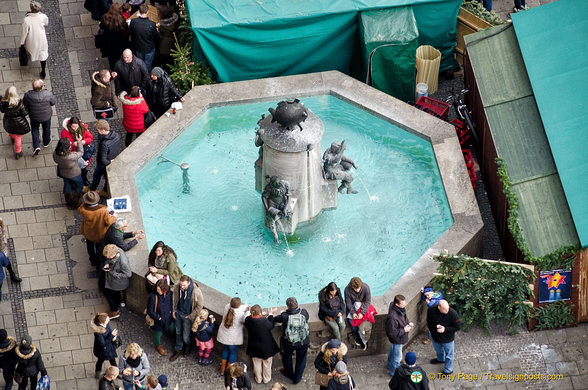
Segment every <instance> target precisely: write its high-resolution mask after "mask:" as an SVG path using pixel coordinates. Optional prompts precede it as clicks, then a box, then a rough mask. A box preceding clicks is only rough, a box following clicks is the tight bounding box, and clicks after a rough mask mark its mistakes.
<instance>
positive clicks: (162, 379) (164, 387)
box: [129, 6, 180, 390]
mask: <svg viewBox="0 0 588 390" xmlns="http://www.w3.org/2000/svg"><path fill="white" fill-rule="evenodd" d="M129 7H130V6H129ZM157 380H158V381H159V384H160V385H161V390H167V387H168V382H167V376H165V375H160V376H158V377H157ZM179 388H180V384H179V383H176V385H175V386H174V390H178V389H179Z"/></svg>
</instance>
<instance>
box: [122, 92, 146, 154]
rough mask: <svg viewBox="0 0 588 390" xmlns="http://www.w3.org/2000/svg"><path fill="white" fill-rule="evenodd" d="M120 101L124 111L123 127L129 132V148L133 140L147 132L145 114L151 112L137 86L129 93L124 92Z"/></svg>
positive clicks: (126, 143)
mask: <svg viewBox="0 0 588 390" xmlns="http://www.w3.org/2000/svg"><path fill="white" fill-rule="evenodd" d="M120 101H121V103H122V109H123V127H124V128H125V130H126V132H127V135H126V136H125V146H127V147H128V146H129V145H130V144H131V142H133V138H135V137H138V136H140V135H141V134H143V133H144V132H145V114H147V113H148V112H149V107H148V106H147V102H146V101H145V98H144V97H143V95H142V94H141V90H140V89H139V87H138V86H136V85H134V86H132V87H131V91H130V92H129V93H127V92H126V91H123V92H122V93H121V94H120Z"/></svg>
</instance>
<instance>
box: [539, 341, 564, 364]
mask: <svg viewBox="0 0 588 390" xmlns="http://www.w3.org/2000/svg"><path fill="white" fill-rule="evenodd" d="M541 353H542V354H543V359H544V360H545V362H546V363H556V362H561V361H562V360H563V354H562V352H561V350H560V349H559V348H557V347H553V346H551V345H542V346H541Z"/></svg>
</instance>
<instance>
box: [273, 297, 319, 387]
mask: <svg viewBox="0 0 588 390" xmlns="http://www.w3.org/2000/svg"><path fill="white" fill-rule="evenodd" d="M286 306H287V307H288V310H286V311H283V312H282V313H281V314H280V315H279V316H276V317H274V322H280V323H281V324H282V331H283V333H282V348H283V353H282V364H283V365H284V368H283V369H282V374H283V375H284V376H285V377H286V378H288V379H290V380H292V383H294V384H297V383H299V382H300V381H301V380H302V374H303V373H304V368H305V367H306V355H307V353H308V347H309V346H310V337H309V336H308V335H307V336H306V338H305V339H304V340H302V341H300V342H296V343H292V342H290V341H289V340H288V339H287V337H286V330H287V329H288V322H289V320H290V317H291V316H293V315H297V314H301V315H302V316H304V318H306V321H307V324H306V330H307V333H308V318H309V316H308V312H307V311H306V309H300V308H299V307H298V301H297V300H296V298H294V297H290V298H288V299H286ZM294 353H296V365H295V367H294V369H292V355H294Z"/></svg>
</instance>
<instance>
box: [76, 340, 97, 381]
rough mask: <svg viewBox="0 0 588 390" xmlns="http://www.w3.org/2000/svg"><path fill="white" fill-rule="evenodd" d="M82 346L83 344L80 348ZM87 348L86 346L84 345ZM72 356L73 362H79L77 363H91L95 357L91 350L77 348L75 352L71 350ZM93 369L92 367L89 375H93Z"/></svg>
mask: <svg viewBox="0 0 588 390" xmlns="http://www.w3.org/2000/svg"><path fill="white" fill-rule="evenodd" d="M83 346H84V344H82V347H83ZM86 346H87V344H86ZM71 353H72V356H73V359H74V361H75V362H79V363H92V362H95V359H96V358H95V357H94V355H93V354H92V349H91V348H82V349H80V348H77V350H72V352H71ZM92 366H94V364H92ZM93 371H94V367H92V373H91V375H94V372H93Z"/></svg>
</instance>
